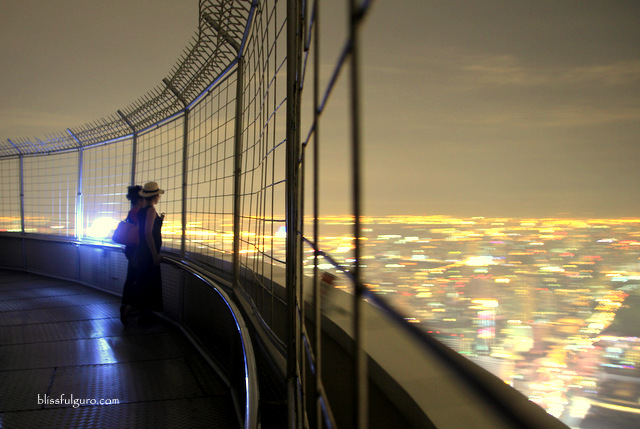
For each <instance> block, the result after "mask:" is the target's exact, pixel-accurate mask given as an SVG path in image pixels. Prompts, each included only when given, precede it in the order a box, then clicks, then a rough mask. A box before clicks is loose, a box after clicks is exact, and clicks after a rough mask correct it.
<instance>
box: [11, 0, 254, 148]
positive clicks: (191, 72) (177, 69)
mask: <svg viewBox="0 0 640 429" xmlns="http://www.w3.org/2000/svg"><path fill="white" fill-rule="evenodd" d="M256 5H257V0H200V11H199V26H198V29H197V31H196V33H195V35H194V37H193V39H192V40H191V42H190V44H189V45H188V46H187V47H186V48H185V50H184V52H183V54H182V56H181V57H180V58H179V59H178V62H177V64H176V65H175V66H174V67H173V68H172V70H171V73H170V75H169V76H168V77H166V78H164V79H163V80H162V83H161V84H159V85H158V86H157V87H155V88H154V89H152V90H151V91H149V92H148V93H146V94H144V95H143V96H142V97H140V98H139V99H138V100H136V101H134V102H133V103H131V104H130V105H129V106H127V107H126V108H123V109H121V110H118V111H116V112H114V114H113V115H111V116H109V117H107V118H102V119H98V120H96V121H94V122H92V123H88V124H85V125H82V126H78V127H76V128H68V129H66V130H64V131H61V132H57V133H54V134H52V135H50V136H48V137H47V138H46V139H44V140H40V139H35V140H31V139H28V138H19V139H7V140H4V141H0V158H5V157H11V156H18V155H36V154H43V153H51V152H57V151H63V150H70V149H77V148H80V147H86V146H91V145H94V144H98V143H104V142H108V141H112V140H118V139H121V138H124V137H126V136H129V135H132V134H135V133H138V132H140V131H142V130H144V129H146V128H149V127H151V126H153V125H155V124H157V123H159V122H162V121H163V120H165V119H167V118H170V117H171V116H174V115H176V114H177V113H179V112H181V111H183V110H184V109H187V108H188V107H189V106H190V105H191V104H192V103H193V102H194V101H196V100H197V99H198V98H199V97H200V95H202V94H203V93H205V92H206V91H207V90H208V88H209V87H210V86H212V85H213V84H214V83H215V82H216V81H218V80H219V78H220V77H222V76H223V75H224V74H225V72H226V71H227V70H228V69H229V68H230V67H232V66H233V64H234V63H235V61H236V60H237V58H238V56H239V55H240V54H241V52H242V48H243V46H244V41H245V38H246V35H247V29H248V28H249V23H250V20H251V16H252V13H253V10H254V8H255V7H256Z"/></svg>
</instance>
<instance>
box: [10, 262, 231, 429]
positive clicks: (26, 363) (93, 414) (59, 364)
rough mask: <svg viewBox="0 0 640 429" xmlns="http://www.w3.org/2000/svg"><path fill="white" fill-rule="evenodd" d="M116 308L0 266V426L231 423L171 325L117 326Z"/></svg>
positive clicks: (115, 302)
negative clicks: (1, 268) (2, 268)
mask: <svg viewBox="0 0 640 429" xmlns="http://www.w3.org/2000/svg"><path fill="white" fill-rule="evenodd" d="M119 307H120V298H119V297H116V296H113V295H111V294H108V293H105V292H101V291H98V290H96V289H92V288H90V287H87V286H83V285H80V284H77V283H73V282H69V281H64V280H57V279H52V278H48V277H43V276H39V275H35V274H29V273H24V272H18V271H10V270H0V386H2V388H1V389H0V427H7V428H25V427H47V428H68V427H74V428H89V427H90V428H115V427H154V428H175V427H188V428H204V427H207V428H211V427H215V428H237V427H239V426H240V424H239V423H238V418H237V416H236V415H235V411H234V406H233V401H232V396H231V392H230V389H229V388H228V387H227V385H226V384H225V383H224V382H223V381H222V380H221V379H220V378H219V377H218V375H217V374H216V372H215V371H214V370H213V369H212V367H211V366H210V365H209V364H208V363H207V361H206V360H205V359H204V358H203V356H202V355H201V354H200V353H199V351H198V350H197V349H196V348H195V347H194V346H193V345H192V344H191V343H190V342H189V341H188V340H187V339H186V338H185V336H184V334H182V332H181V331H180V330H179V329H178V328H177V327H175V326H174V325H172V324H171V323H169V322H166V321H164V320H159V321H158V322H157V323H155V324H153V325H151V326H139V325H137V324H133V323H132V324H130V325H129V326H127V327H123V325H122V324H121V323H120V319H119ZM101 402H102V405H101ZM92 403H93V404H92Z"/></svg>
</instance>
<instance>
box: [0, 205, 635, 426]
mask: <svg viewBox="0 0 640 429" xmlns="http://www.w3.org/2000/svg"><path fill="white" fill-rule="evenodd" d="M214 221H215V222H214ZM114 222H117V221H115V220H113V219H110V218H109V219H105V226H104V227H103V226H99V225H101V219H97V220H96V221H95V222H94V223H93V228H94V229H95V230H94V231H93V233H88V234H87V235H88V237H89V238H90V237H103V238H102V239H101V240H108V238H107V237H108V234H109V231H112V230H113V225H114ZM4 224H5V225H11V226H10V228H7V229H6V230H10V231H11V230H14V231H18V230H19V223H18V222H17V221H16V219H14V218H11V219H9V218H7V219H5V221H4ZM30 224H34V225H36V227H34V228H33V231H31V230H30V231H29V232H40V233H51V232H50V231H51V230H53V231H56V232H61V233H63V234H65V235H68V234H73V230H72V229H71V230H66V229H64V228H58V227H56V226H49V225H51V223H49V222H48V221H47V220H46V219H38V220H30ZM352 224H353V222H352V218H351V217H348V216H345V217H325V218H322V219H320V222H319V243H318V244H319V248H320V249H321V250H322V251H323V252H324V253H325V254H327V255H329V256H330V257H331V258H332V261H329V260H327V259H322V260H321V261H320V264H319V268H320V269H321V271H322V272H323V273H331V272H333V273H335V274H336V280H337V281H336V283H335V287H337V288H342V289H347V291H348V288H349V287H350V285H349V282H347V281H346V279H345V276H343V275H341V273H340V269H336V267H335V266H334V265H333V263H337V264H338V265H339V266H340V267H342V268H344V269H348V268H349V267H350V266H351V265H352V264H354V263H355V261H354V259H353V248H354V235H355V234H354V231H353V226H352ZM213 225H217V227H215V228H213ZM362 227H363V231H362V232H363V237H362V243H363V244H364V249H363V256H362V258H361V262H360V265H361V266H362V267H363V273H364V280H365V282H366V284H367V287H369V288H370V289H371V290H372V291H374V292H375V293H376V294H378V295H380V296H382V297H383V298H384V299H386V300H387V301H388V302H389V303H391V304H392V305H393V306H394V307H395V308H397V310H398V311H399V312H400V314H402V315H404V317H405V319H406V320H407V321H408V322H409V323H414V324H416V325H417V326H419V327H420V328H421V329H422V330H424V331H425V332H427V333H429V334H431V335H433V336H435V337H436V338H438V339H439V340H440V341H442V342H443V343H445V344H447V345H448V346H450V347H451V348H452V349H454V350H456V351H457V352H459V353H460V354H462V355H464V356H466V357H467V358H469V359H470V360H472V361H474V362H475V363H477V364H478V365H480V366H482V367H483V368H485V369H487V370H489V371H491V372H492V373H493V374H495V375H496V376H498V377H499V378H500V379H502V380H503V381H504V382H505V383H507V384H509V385H511V386H513V387H514V388H516V389H517V390H518V391H520V392H521V393H522V394H524V395H525V396H526V397H528V398H529V399H530V400H531V401H533V402H535V403H537V404H539V405H540V406H541V407H542V408H543V409H545V410H546V411H547V412H548V413H549V414H551V415H553V416H555V417H558V418H559V419H560V420H562V421H563V422H564V423H565V424H567V425H569V426H571V427H576V428H578V427H594V426H589V425H587V426H581V422H584V421H588V419H589V418H590V415H592V414H593V413H598V414H599V415H600V418H601V419H602V418H606V419H607V421H611V422H612V424H611V426H610V427H621V428H622V427H629V424H628V420H625V419H626V417H625V416H633V418H634V419H635V420H633V422H634V423H633V424H635V422H638V421H639V420H640V219H564V218H562V219H560V218H557V219H510V218H500V219H497V218H483V217H474V218H454V217H448V216H388V217H367V218H364V219H363V220H362ZM232 229H233V228H232V219H217V220H216V219H215V218H211V219H209V218H207V219H205V220H203V221H198V222H195V221H194V222H190V223H189V225H188V228H187V230H186V233H187V237H188V238H187V242H188V246H192V247H193V249H194V250H195V251H196V252H199V253H200V252H201V253H203V254H207V252H209V254H210V255H211V256H215V257H218V258H225V259H230V258H231V256H232V249H233V246H232V243H233V232H232ZM267 230H268V231H267ZM267 230H265V231H264V233H263V234H262V235H260V236H258V235H257V234H255V233H249V232H243V233H242V236H243V237H254V238H255V242H256V243H259V244H260V246H259V247H258V246H255V245H251V244H250V243H249V242H248V241H243V243H242V246H241V248H240V253H241V254H243V255H244V256H243V257H245V258H249V259H248V260H251V259H254V258H256V259H260V258H262V256H261V254H262V253H263V252H264V254H269V255H271V258H272V259H271V260H272V261H273V262H274V263H277V264H280V265H283V264H284V261H285V259H286V252H285V244H286V240H285V238H286V230H285V228H284V225H283V224H275V225H274V226H273V227H272V228H267ZM87 231H88V232H89V231H90V229H88V230H87ZM306 231H308V232H310V231H312V230H311V228H310V226H308V229H307V230H306ZM180 233H181V225H180V223H179V221H178V220H177V219H176V220H172V221H169V222H165V224H164V225H163V243H164V244H165V245H167V246H168V247H173V248H178V247H179V240H176V237H179V236H180ZM305 234H307V232H305ZM307 238H309V237H307ZM252 240H253V239H252ZM305 252H306V254H307V256H306V259H305V266H304V268H305V270H307V272H308V274H309V275H311V272H312V270H313V266H314V258H313V252H312V251H311V249H310V247H308V246H306V247H305ZM603 415H604V416H606V417H602V416H603ZM616 421H618V422H619V424H617V425H616V423H615V422H616Z"/></svg>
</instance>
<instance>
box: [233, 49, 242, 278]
mask: <svg viewBox="0 0 640 429" xmlns="http://www.w3.org/2000/svg"><path fill="white" fill-rule="evenodd" d="M243 86H244V58H243V57H239V58H238V65H237V67H236V117H235V136H234V150H233V152H234V153H233V158H234V169H233V288H234V290H235V288H237V287H240V285H239V283H240V204H241V199H240V195H241V192H242V187H241V186H242V181H241V174H242V136H243V115H242V111H243V110H244V98H243V94H244V92H243V89H244V88H243Z"/></svg>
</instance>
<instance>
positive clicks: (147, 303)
mask: <svg viewBox="0 0 640 429" xmlns="http://www.w3.org/2000/svg"><path fill="white" fill-rule="evenodd" d="M150 208H151V206H147V207H143V208H142V209H140V211H139V212H138V234H139V242H138V247H137V249H136V253H135V256H134V259H135V262H136V271H137V272H136V281H135V287H133V288H132V294H131V303H130V304H131V305H132V306H133V307H135V308H138V309H141V310H151V311H161V310H162V276H161V273H160V266H159V265H156V264H155V263H154V262H153V255H152V254H151V250H149V246H148V244H147V242H146V237H145V228H146V222H147V211H148V210H149V209H150ZM161 229H162V218H161V217H160V216H157V215H156V218H155V220H154V222H153V234H152V235H153V241H154V244H155V247H156V251H157V252H158V253H160V247H162V234H161Z"/></svg>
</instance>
